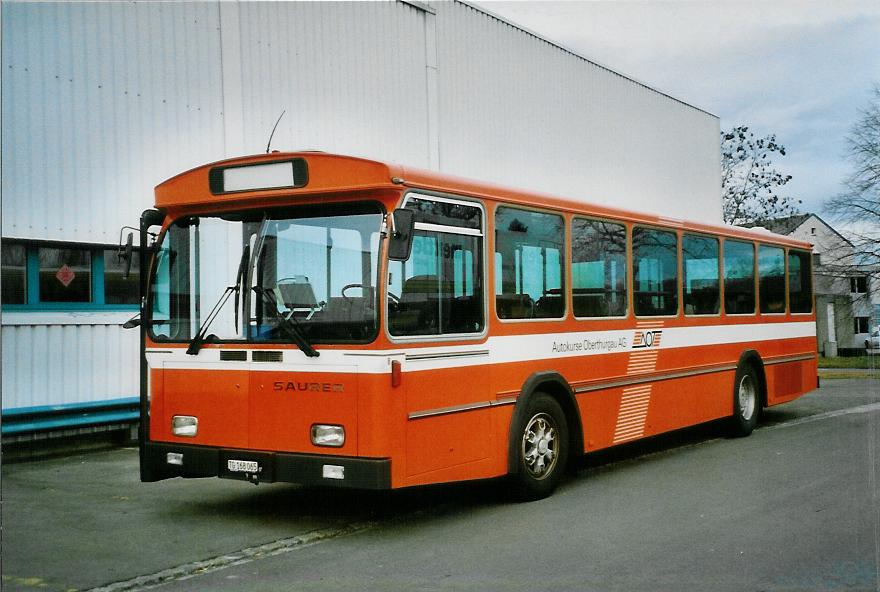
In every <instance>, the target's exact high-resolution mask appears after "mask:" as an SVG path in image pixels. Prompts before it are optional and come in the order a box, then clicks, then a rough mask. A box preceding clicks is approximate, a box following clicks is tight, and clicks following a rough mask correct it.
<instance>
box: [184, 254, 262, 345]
mask: <svg viewBox="0 0 880 592" xmlns="http://www.w3.org/2000/svg"><path fill="white" fill-rule="evenodd" d="M249 253H250V248H249V247H245V248H244V251H243V252H242V254H241V260H240V261H239V262H238V273H236V274H235V285H233V286H226V289H225V290H223V293H222V294H220V299H219V300H217V304H215V305H214V308H212V309H211V312H210V313H208V316H207V318H205V322H204V323H202V326H201V327H199V330H198V331H197V332H196V336H195V337H193V338H192V341H190V342H189V347H188V348H186V353H188V354H189V355H191V356H194V355H196V354H198V353H199V350H200V349H202V344H204V343H205V334H206V333H207V332H208V327H210V326H211V323H213V322H214V319H215V318H217V315H218V314H220V309H222V308H223V305H224V304H226V301H227V300H229V295H230V294H232V293H233V292H235V326H236V327H238V295H239V289H240V286H241V280H242V277H243V276H244V269H245V267H244V265H245V262H246V261H247V260H248V258H249Z"/></svg>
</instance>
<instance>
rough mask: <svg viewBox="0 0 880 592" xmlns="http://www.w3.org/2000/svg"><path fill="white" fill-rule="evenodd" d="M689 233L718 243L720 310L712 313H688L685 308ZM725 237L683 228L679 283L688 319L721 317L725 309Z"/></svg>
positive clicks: (683, 311)
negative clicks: (685, 245)
mask: <svg viewBox="0 0 880 592" xmlns="http://www.w3.org/2000/svg"><path fill="white" fill-rule="evenodd" d="M688 235H689V236H695V237H697V238H708V239H712V240H714V241H715V242H716V243H717V244H718V312H714V313H711V314H696V313H694V314H688V313H687V311H686V310H685V303H684V294H685V286H684V283H685V279H686V278H685V274H684V238H685V236H688ZM723 238H725V237H724V236H722V235H720V234H707V233H705V232H695V231H692V230H683V231H682V232H681V236H680V241H679V247H678V250H679V253H680V255H681V256H680V257H679V265H680V266H681V270H680V271H681V277H680V278H679V282H678V284H679V288H680V290H681V294H680V297H681V308H682V315H683V316H684V317H685V318H688V319H713V318H720V317H721V314H722V311H723V310H724V261H723V260H722V255H723V247H722V245H723V241H722V239H723Z"/></svg>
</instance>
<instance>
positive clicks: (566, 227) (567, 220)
mask: <svg viewBox="0 0 880 592" xmlns="http://www.w3.org/2000/svg"><path fill="white" fill-rule="evenodd" d="M498 208H508V209H512V210H520V211H523V212H536V213H539V214H551V215H553V216H559V217H560V218H562V233H563V237H562V250H561V251H560V255H562V256H563V257H564V256H565V255H566V254H568V255H570V254H571V231H570V226H571V219H572V217H573V216H575V215H576V214H574V213H573V212H567V211H564V210H554V209H552V208H541V207H536V206H531V205H522V204H519V203H516V202H512V201H505V202H501V201H499V202H496V203H495V204H494V207H493V208H492V310H493V312H494V313H495V319H494V320H496V321H498V322H499V323H503V324H505V325H506V324H517V323H561V322H565V321H568V320H569V312H571V307H570V303H569V300H570V299H571V285H570V284H571V257H570V256H569V258H568V259H569V261H568V262H567V263H566V262H563V263H562V274H561V278H562V282H563V283H562V296H563V303H564V306H565V308H564V309H563V311H562V316H559V317H547V318H541V319H502V318H501V317H499V316H498V307H497V306H496V301H495V297H496V296H497V294H495V216H496V215H497V212H498ZM600 318H605V317H600ZM624 318H625V317H624Z"/></svg>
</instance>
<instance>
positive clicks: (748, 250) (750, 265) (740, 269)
mask: <svg viewBox="0 0 880 592" xmlns="http://www.w3.org/2000/svg"><path fill="white" fill-rule="evenodd" d="M724 312H726V313H727V314H754V312H755V248H754V247H753V246H752V243H746V242H741V241H735V240H725V241H724Z"/></svg>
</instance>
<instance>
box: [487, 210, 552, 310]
mask: <svg viewBox="0 0 880 592" xmlns="http://www.w3.org/2000/svg"><path fill="white" fill-rule="evenodd" d="M564 246H565V234H564V223H563V218H562V216H557V215H554V214H544V213H541V212H528V211H524V210H518V209H514V208H506V207H501V208H498V210H497V211H496V212H495V307H496V310H497V313H498V317H499V318H502V319H531V318H536V319H541V318H544V319H547V318H561V317H562V316H563V315H564V314H565V297H564V293H563V277H564V275H563V273H562V266H563V257H562V251H563V248H564Z"/></svg>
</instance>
